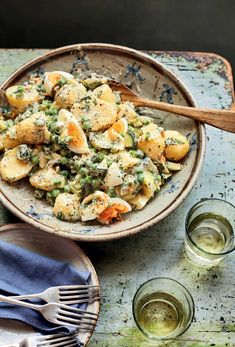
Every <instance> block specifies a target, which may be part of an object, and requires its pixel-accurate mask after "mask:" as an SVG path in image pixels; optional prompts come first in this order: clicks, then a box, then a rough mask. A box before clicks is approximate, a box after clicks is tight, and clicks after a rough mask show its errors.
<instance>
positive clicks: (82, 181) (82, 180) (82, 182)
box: [80, 178, 86, 186]
mask: <svg viewBox="0 0 235 347" xmlns="http://www.w3.org/2000/svg"><path fill="white" fill-rule="evenodd" d="M85 183H86V181H85V178H81V179H80V184H81V186H84V185H85Z"/></svg>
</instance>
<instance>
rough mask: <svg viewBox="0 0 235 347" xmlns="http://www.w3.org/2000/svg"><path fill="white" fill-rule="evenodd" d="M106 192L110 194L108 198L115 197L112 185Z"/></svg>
mask: <svg viewBox="0 0 235 347" xmlns="http://www.w3.org/2000/svg"><path fill="white" fill-rule="evenodd" d="M107 194H108V196H110V198H115V197H116V191H115V188H114V187H109V189H108V192H107Z"/></svg>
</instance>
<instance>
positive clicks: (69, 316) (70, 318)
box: [0, 295, 98, 330]
mask: <svg viewBox="0 0 235 347" xmlns="http://www.w3.org/2000/svg"><path fill="white" fill-rule="evenodd" d="M0 302H7V303H9V304H13V305H18V306H24V307H27V308H31V309H33V310H36V311H39V312H40V313H41V314H42V315H43V316H44V318H45V319H47V320H48V321H49V322H52V323H54V324H58V325H69V326H73V327H77V328H79V329H85V330H93V329H94V328H95V325H96V321H97V319H98V315H97V314H96V313H93V312H89V311H85V310H81V309H79V308H75V307H71V306H67V305H64V304H56V303H50V304H45V305H35V304H31V303H28V302H24V301H19V300H16V299H11V298H9V297H7V296H4V295H0Z"/></svg>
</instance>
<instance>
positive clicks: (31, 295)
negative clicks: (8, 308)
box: [0, 294, 42, 347]
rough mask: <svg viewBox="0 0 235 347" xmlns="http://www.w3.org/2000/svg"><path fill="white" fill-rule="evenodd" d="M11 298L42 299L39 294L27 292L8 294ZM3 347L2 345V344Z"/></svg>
mask: <svg viewBox="0 0 235 347" xmlns="http://www.w3.org/2000/svg"><path fill="white" fill-rule="evenodd" d="M8 298H9V299H16V300H26V299H42V298H41V297H40V296H39V294H27V295H15V296H8ZM0 347H1V346H0Z"/></svg>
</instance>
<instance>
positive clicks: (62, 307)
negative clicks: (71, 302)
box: [59, 304, 98, 318]
mask: <svg viewBox="0 0 235 347" xmlns="http://www.w3.org/2000/svg"><path fill="white" fill-rule="evenodd" d="M59 308H60V309H61V310H65V311H68V312H69V313H70V312H72V311H73V312H74V313H78V314H82V315H84V316H93V317H95V318H98V314H97V313H94V312H90V311H86V310H81V309H80V308H76V307H72V306H67V305H64V304H60V305H59Z"/></svg>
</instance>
